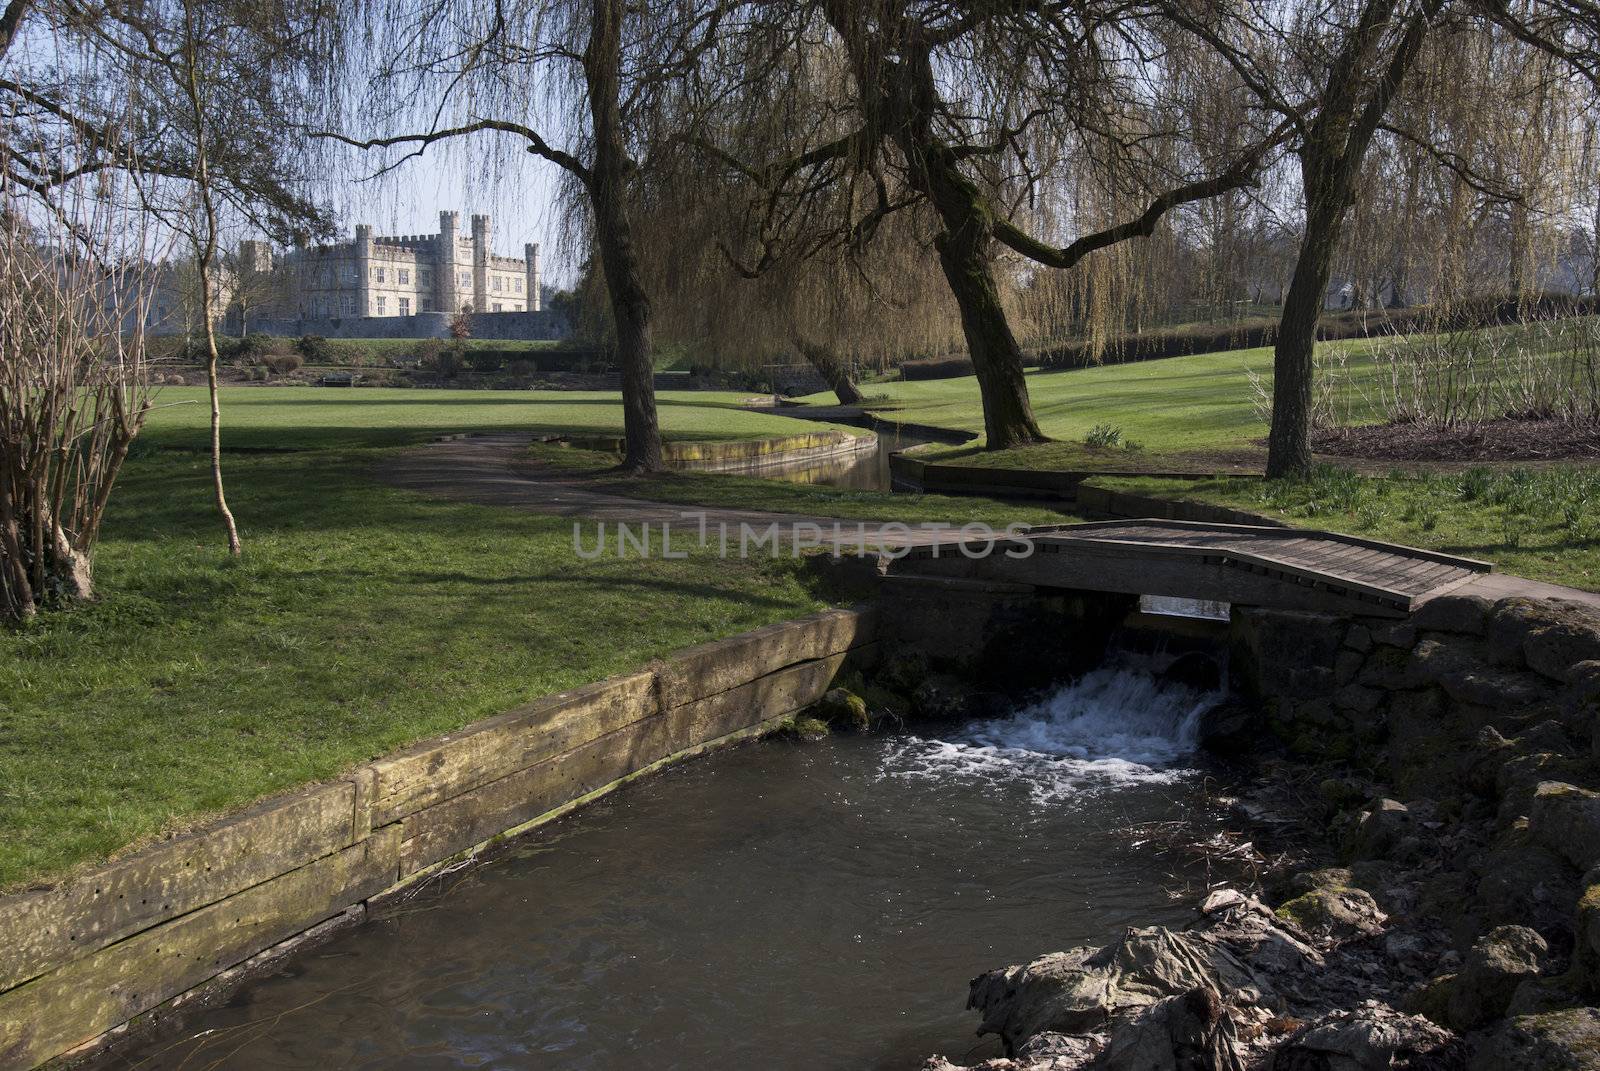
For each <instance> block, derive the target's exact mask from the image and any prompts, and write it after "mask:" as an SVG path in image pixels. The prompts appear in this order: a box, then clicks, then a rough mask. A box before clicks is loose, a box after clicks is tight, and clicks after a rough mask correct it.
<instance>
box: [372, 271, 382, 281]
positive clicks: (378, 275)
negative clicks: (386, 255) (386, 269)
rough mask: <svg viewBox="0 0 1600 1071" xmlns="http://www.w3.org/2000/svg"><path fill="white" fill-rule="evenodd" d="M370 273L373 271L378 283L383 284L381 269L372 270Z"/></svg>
mask: <svg viewBox="0 0 1600 1071" xmlns="http://www.w3.org/2000/svg"><path fill="white" fill-rule="evenodd" d="M372 271H373V274H374V275H376V276H377V279H378V282H380V283H381V282H383V269H382V268H373V269H372Z"/></svg>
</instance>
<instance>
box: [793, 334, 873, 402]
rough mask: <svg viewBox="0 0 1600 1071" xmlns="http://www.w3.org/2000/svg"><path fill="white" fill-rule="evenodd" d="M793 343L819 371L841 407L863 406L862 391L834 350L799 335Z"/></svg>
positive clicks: (795, 336)
mask: <svg viewBox="0 0 1600 1071" xmlns="http://www.w3.org/2000/svg"><path fill="white" fill-rule="evenodd" d="M793 341H794V348H795V349H797V350H799V351H800V356H802V357H804V358H805V359H806V361H807V363H809V364H810V365H811V367H812V368H815V369H816V370H817V374H818V375H819V376H821V377H822V378H823V381H824V382H826V383H827V384H828V389H829V390H831V391H833V393H834V396H835V397H837V398H838V399H839V404H840V405H860V404H861V391H860V390H858V389H857V388H856V385H855V383H854V381H852V380H851V378H850V372H849V370H848V369H846V368H845V366H844V362H843V361H841V360H840V359H839V357H838V355H837V354H835V353H834V352H833V350H831V349H829V348H828V347H827V346H824V345H822V344H821V343H817V342H811V341H808V340H807V339H805V338H803V337H801V336H800V335H799V334H798V333H797V334H795V335H794V339H793Z"/></svg>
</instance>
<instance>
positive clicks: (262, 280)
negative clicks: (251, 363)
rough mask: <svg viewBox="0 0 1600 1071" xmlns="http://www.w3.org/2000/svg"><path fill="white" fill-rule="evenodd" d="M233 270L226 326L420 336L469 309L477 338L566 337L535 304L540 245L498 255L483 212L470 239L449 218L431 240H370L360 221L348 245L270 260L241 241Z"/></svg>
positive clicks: (457, 218) (261, 246) (455, 217)
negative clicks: (519, 253)
mask: <svg viewBox="0 0 1600 1071" xmlns="http://www.w3.org/2000/svg"><path fill="white" fill-rule="evenodd" d="M236 274H237V278H236V279H235V280H234V300H233V303H232V306H231V310H230V314H229V321H230V324H229V326H230V327H232V328H233V329H236V330H241V331H262V332H265V333H268V334H283V335H304V334H317V335H323V336H326V337H340V336H343V337H371V336H382V337H400V338H407V337H409V338H427V337H437V336H442V335H444V334H446V333H447V331H448V326H449V321H450V320H451V319H452V318H454V317H455V316H456V315H457V314H458V313H462V312H470V313H472V316H473V333H474V334H475V335H477V336H479V337H483V338H558V337H561V336H562V335H563V334H564V333H565V327H566V325H565V323H564V322H563V321H562V320H561V318H560V317H559V316H556V315H554V314H553V313H550V312H547V311H545V310H544V308H543V302H542V296H541V293H540V289H541V286H542V280H541V278H540V273H539V246H538V245H537V244H536V243H532V242H530V243H528V244H527V245H525V246H524V247H523V255H522V256H521V257H505V256H499V255H497V254H496V253H495V252H494V251H493V249H491V247H490V239H489V217H488V216H487V215H475V216H473V217H472V230H471V233H470V235H463V234H462V233H461V215H460V213H458V212H440V213H439V233H438V234H427V235H423V234H407V235H397V236H375V235H374V234H373V231H372V227H371V225H370V224H365V223H362V224H358V225H357V226H356V228H355V240H354V241H348V242H337V243H334V244H332V245H315V246H313V245H301V246H297V247H296V248H294V249H292V250H289V251H288V252H286V253H285V254H284V255H283V256H282V257H281V258H276V259H275V258H274V256H273V251H272V248H271V246H269V245H268V244H267V243H265V242H256V241H248V242H243V243H241V244H240V247H239V258H238V271H237V273H236ZM252 304H253V305H254V308H251V307H250V306H251V305H252ZM511 314H518V315H516V316H513V315H511Z"/></svg>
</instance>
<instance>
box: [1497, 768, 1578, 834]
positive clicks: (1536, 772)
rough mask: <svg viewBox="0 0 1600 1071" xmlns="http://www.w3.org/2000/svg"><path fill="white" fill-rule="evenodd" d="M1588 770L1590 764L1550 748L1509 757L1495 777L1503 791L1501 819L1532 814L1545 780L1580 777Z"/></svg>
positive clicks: (1499, 789) (1567, 779)
mask: <svg viewBox="0 0 1600 1071" xmlns="http://www.w3.org/2000/svg"><path fill="white" fill-rule="evenodd" d="M1587 773H1588V770H1587V769H1586V763H1584V762H1581V761H1579V760H1577V759H1573V758H1566V757H1564V756H1561V755H1557V754H1555V753H1553V752H1549V751H1541V752H1536V753H1535V754H1532V755H1517V756H1516V757H1514V758H1510V759H1507V760H1506V761H1505V762H1504V763H1502V764H1501V766H1500V772H1499V774H1498V775H1496V777H1495V787H1496V790H1497V791H1498V792H1499V793H1500V817H1501V820H1502V821H1503V822H1504V821H1508V820H1512V819H1516V818H1523V817H1527V816H1528V815H1531V814H1532V813H1533V799H1534V794H1535V793H1536V792H1537V791H1538V788H1539V786H1540V785H1542V784H1544V783H1545V782H1547V781H1563V782H1564V781H1569V780H1578V779H1581V778H1582V777H1584V776H1585V775H1586V774H1587Z"/></svg>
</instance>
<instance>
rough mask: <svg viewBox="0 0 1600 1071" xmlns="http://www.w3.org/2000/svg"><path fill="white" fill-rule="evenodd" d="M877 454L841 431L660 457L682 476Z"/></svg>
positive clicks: (704, 445)
mask: <svg viewBox="0 0 1600 1071" xmlns="http://www.w3.org/2000/svg"><path fill="white" fill-rule="evenodd" d="M543 441H544V442H547V443H560V444H564V445H568V446H573V447H576V448H578V449H580V450H601V451H607V452H610V453H613V454H618V455H620V454H622V452H623V447H624V443H623V441H622V440H621V439H619V438H617V437H616V436H612V435H590V436H581V435H549V436H545V438H544V439H543ZM877 449H878V437H877V436H876V435H874V434H872V433H871V432H862V433H861V434H859V435H851V434H848V433H846V432H842V431H808V432H802V433H801V434H798V435H783V436H778V437H777V438H772V439H740V440H737V441H733V442H669V443H663V444H662V446H661V457H662V460H663V461H665V462H666V463H667V467H668V468H673V469H679V470H682V471H685V472H759V471H762V470H764V469H769V468H784V467H787V466H790V465H797V464H801V463H803V462H814V461H825V460H828V459H831V458H847V457H858V456H860V455H861V454H870V453H874V452H876V451H877Z"/></svg>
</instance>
